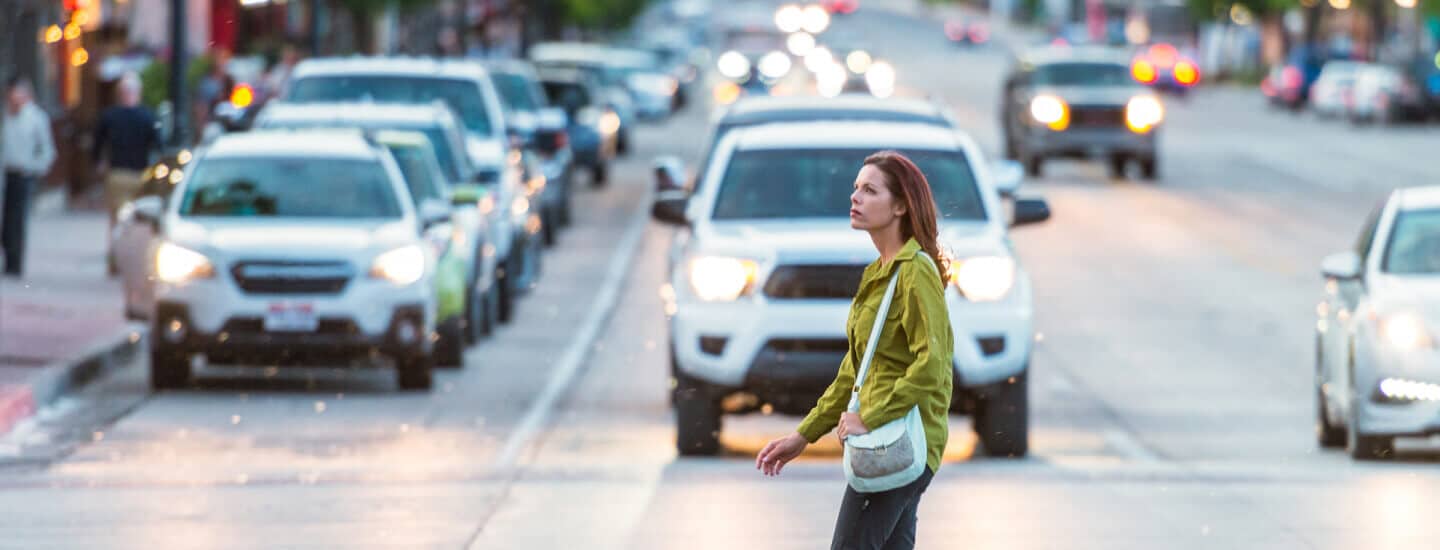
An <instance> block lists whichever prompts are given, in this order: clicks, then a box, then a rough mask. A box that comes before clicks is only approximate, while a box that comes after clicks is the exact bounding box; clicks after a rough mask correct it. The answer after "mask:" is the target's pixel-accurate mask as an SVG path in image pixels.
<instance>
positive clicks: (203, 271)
mask: <svg viewBox="0 0 1440 550" xmlns="http://www.w3.org/2000/svg"><path fill="white" fill-rule="evenodd" d="M213 275H215V267H214V265H212V264H211V263H210V259H209V258H206V257H205V255H204V254H201V253H199V252H196V251H194V250H190V249H188V248H185V247H182V246H180V245H177V244H174V243H169V242H166V243H162V244H161V245H160V248H159V249H158V250H156V251H155V276H156V277H159V278H160V280H161V281H163V282H166V283H183V282H185V281H190V280H194V279H204V278H208V277H211V276H213Z"/></svg>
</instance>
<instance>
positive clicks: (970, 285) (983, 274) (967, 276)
mask: <svg viewBox="0 0 1440 550" xmlns="http://www.w3.org/2000/svg"><path fill="white" fill-rule="evenodd" d="M957 264H958V265H952V269H951V274H950V282H951V284H954V285H955V288H956V289H958V290H959V291H960V296H962V297H964V298H965V299H966V300H970V301H972V302H993V301H996V300H1000V299H1002V298H1004V297H1005V296H1007V295H1009V294H1010V289H1011V288H1014V287H1015V260H1014V259H1013V258H1007V257H1004V256H977V257H973V258H966V259H964V260H961V261H959V262H957Z"/></svg>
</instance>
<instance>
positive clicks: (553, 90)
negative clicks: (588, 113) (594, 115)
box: [545, 81, 592, 114]
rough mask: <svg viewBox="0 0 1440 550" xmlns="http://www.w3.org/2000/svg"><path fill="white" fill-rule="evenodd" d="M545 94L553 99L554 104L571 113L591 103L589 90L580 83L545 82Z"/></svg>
mask: <svg viewBox="0 0 1440 550" xmlns="http://www.w3.org/2000/svg"><path fill="white" fill-rule="evenodd" d="M545 95H547V96H550V97H552V98H554V99H555V104H556V105H559V106H560V107H562V108H564V109H565V110H566V111H569V112H571V113H572V114H573V113H574V112H575V111H578V110H580V109H581V108H584V107H585V106H587V105H590V104H591V103H592V100H591V98H590V92H589V91H588V90H586V89H585V87H584V86H581V85H580V84H575V83H571V82H553V81H552V82H546V83H545Z"/></svg>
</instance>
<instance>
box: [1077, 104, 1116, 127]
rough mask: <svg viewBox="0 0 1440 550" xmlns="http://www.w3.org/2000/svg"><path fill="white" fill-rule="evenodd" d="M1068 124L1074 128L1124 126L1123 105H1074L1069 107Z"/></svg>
mask: <svg viewBox="0 0 1440 550" xmlns="http://www.w3.org/2000/svg"><path fill="white" fill-rule="evenodd" d="M1070 125H1071V126H1074V127H1076V128H1121V127H1124V126H1125V107H1124V106H1114V105H1076V106H1073V107H1071V109H1070Z"/></svg>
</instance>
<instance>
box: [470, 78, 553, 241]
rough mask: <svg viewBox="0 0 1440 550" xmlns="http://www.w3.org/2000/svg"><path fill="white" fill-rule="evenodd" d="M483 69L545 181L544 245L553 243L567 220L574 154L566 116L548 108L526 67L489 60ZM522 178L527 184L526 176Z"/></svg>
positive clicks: (512, 125) (546, 99) (543, 210)
mask: <svg viewBox="0 0 1440 550" xmlns="http://www.w3.org/2000/svg"><path fill="white" fill-rule="evenodd" d="M486 68H488V69H489V70H490V78H491V79H492V80H493V81H494V82H495V89H496V90H498V91H499V92H500V102H501V103H502V104H503V105H504V106H505V114H506V116H507V117H508V119H509V124H508V127H510V128H512V129H513V130H514V132H515V133H516V134H517V135H518V137H519V138H520V140H521V141H522V142H523V143H524V147H523V148H524V149H525V150H527V151H534V152H535V154H536V155H537V157H536V158H537V160H538V161H539V163H540V165H539V166H540V172H541V173H542V174H543V175H544V177H545V179H546V182H547V183H546V185H545V186H544V189H545V193H544V196H543V197H541V205H542V208H541V209H540V210H541V217H542V221H543V222H544V227H545V230H544V233H545V242H546V244H553V243H554V235H555V230H556V229H557V228H559V227H560V226H562V225H564V224H568V223H569V220H570V197H571V190H570V175H571V174H570V171H571V166H572V165H573V164H574V160H575V155H574V153H573V152H572V151H571V149H570V136H569V135H568V134H567V133H566V126H567V125H568V122H569V120H568V117H567V116H566V114H565V110H564V109H562V108H560V107H553V106H552V104H551V102H550V99H549V98H548V97H546V95H545V88H544V87H543V86H542V85H541V84H540V76H539V75H538V74H536V72H535V69H534V68H533V67H531V66H530V65H529V64H527V63H523V62H518V61H491V62H487V63H486ZM525 179H526V181H529V180H530V176H528V175H527V176H526V177H525Z"/></svg>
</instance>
